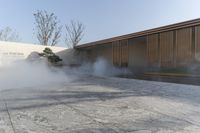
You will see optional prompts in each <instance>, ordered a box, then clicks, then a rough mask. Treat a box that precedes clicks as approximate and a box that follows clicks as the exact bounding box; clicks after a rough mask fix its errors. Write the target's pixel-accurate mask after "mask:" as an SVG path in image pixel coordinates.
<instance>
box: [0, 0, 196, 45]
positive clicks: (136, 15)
mask: <svg viewBox="0 0 200 133" xmlns="http://www.w3.org/2000/svg"><path fill="white" fill-rule="evenodd" d="M0 3H1V4H0V29H1V28H3V27H6V26H9V27H11V28H14V29H15V30H17V31H18V33H19V35H20V37H21V38H22V42H27V43H37V39H36V37H35V36H34V35H33V28H34V17H33V13H34V12H36V11H37V10H46V11H48V12H53V13H55V14H56V15H57V16H58V18H59V20H60V22H61V24H62V25H64V24H66V23H68V22H69V21H70V20H71V19H76V20H79V21H81V22H82V23H84V25H85V27H86V30H85V35H84V38H83V40H82V42H81V43H85V42H91V41H97V40H101V39H106V38H110V37H114V36H118V35H124V34H128V33H133V32H137V31H142V30H147V29H150V28H156V27H159V26H164V25H168V24H173V23H177V22H182V21H186V20H190V19H196V18H200V0H0ZM63 34H64V31H63ZM63 40H64V39H62V40H61V42H60V44H59V46H65V45H64V41H63Z"/></svg>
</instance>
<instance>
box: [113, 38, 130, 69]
mask: <svg viewBox="0 0 200 133" xmlns="http://www.w3.org/2000/svg"><path fill="white" fill-rule="evenodd" d="M112 55H113V64H114V65H115V66H119V67H127V66H128V40H121V41H115V42H113V43H112Z"/></svg>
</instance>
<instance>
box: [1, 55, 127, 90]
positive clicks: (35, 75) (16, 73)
mask: <svg viewBox="0 0 200 133" xmlns="http://www.w3.org/2000/svg"><path fill="white" fill-rule="evenodd" d="M1 59H3V58H1ZM124 72H126V73H127V72H128V71H127V70H126V69H119V68H116V67H113V66H112V64H110V63H109V62H108V61H107V60H106V59H104V58H98V59H97V60H96V62H94V63H84V64H83V65H82V66H81V67H79V68H70V67H63V68H55V67H49V66H48V65H47V63H46V61H44V60H42V61H36V62H29V61H27V60H17V61H15V60H12V59H10V60H5V59H4V60H0V90H5V89H16V88H29V87H37V86H41V85H47V84H52V83H63V82H69V81H72V80H73V79H74V78H75V75H76V76H78V74H81V73H82V74H89V75H95V76H115V75H120V74H123V73H124ZM67 75H70V76H67Z"/></svg>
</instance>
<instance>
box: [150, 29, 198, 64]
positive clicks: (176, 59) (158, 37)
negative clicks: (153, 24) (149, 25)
mask: <svg viewBox="0 0 200 133" xmlns="http://www.w3.org/2000/svg"><path fill="white" fill-rule="evenodd" d="M199 52H200V26H193V27H187V28H182V29H177V30H172V31H167V32H162V33H157V34H152V35H148V36H147V55H148V65H149V66H151V67H163V68H172V67H187V66H190V65H191V64H193V63H198V62H199V61H198V59H199V57H200V56H199Z"/></svg>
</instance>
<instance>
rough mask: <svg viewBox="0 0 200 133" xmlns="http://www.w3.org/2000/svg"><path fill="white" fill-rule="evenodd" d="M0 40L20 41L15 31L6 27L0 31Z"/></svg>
mask: <svg viewBox="0 0 200 133" xmlns="http://www.w3.org/2000/svg"><path fill="white" fill-rule="evenodd" d="M0 40H1V41H13V42H18V41H20V40H21V39H20V38H19V35H18V34H17V32H16V31H15V30H13V29H11V28H10V27H6V28H3V29H1V30H0Z"/></svg>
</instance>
